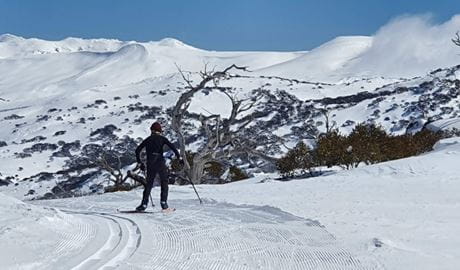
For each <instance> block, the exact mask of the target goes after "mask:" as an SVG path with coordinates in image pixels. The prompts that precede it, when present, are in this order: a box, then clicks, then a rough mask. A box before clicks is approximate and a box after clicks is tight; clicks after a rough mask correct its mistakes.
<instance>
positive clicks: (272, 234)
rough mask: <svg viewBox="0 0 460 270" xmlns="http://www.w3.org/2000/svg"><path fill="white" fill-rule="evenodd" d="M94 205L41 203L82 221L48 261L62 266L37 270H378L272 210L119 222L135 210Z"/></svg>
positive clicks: (223, 208)
mask: <svg viewBox="0 0 460 270" xmlns="http://www.w3.org/2000/svg"><path fill="white" fill-rule="evenodd" d="M98 197H100V196H92V197H87V198H84V199H80V198H73V199H72V200H69V199H64V200H51V201H42V202H39V204H40V205H43V206H45V205H46V207H53V208H56V209H60V210H61V211H62V212H64V213H66V214H67V215H68V216H71V217H78V219H77V220H79V222H78V224H75V226H78V228H79V229H78V233H77V234H74V235H72V236H71V237H70V236H66V237H63V239H66V240H65V241H63V242H60V243H59V245H58V248H56V249H55V251H54V254H47V257H48V258H60V259H58V260H47V263H45V264H44V265H43V268H42V267H40V268H42V269H331V270H332V269H382V267H381V266H380V264H379V263H378V262H376V261H375V260H374V259H372V258H371V257H369V256H365V257H363V256H357V255H356V254H352V253H351V252H349V251H347V249H346V247H344V246H343V245H342V244H341V243H340V242H339V241H338V240H336V238H335V237H334V236H333V235H332V234H330V233H329V232H328V231H327V230H326V228H324V227H323V226H322V225H321V224H320V223H319V222H318V221H314V220H308V219H304V218H300V217H296V216H294V215H291V214H289V213H286V212H283V211H281V210H279V209H277V208H273V207H269V206H251V205H240V206H238V205H233V204H228V203H221V202H215V201H209V200H208V201H205V203H204V204H202V205H200V204H199V203H198V202H197V201H194V200H175V201H174V200H173V201H171V204H172V205H174V206H175V207H177V209H178V210H177V211H176V212H174V213H170V214H163V213H161V212H160V211H159V209H158V207H156V208H155V209H154V210H153V211H154V212H153V213H146V214H123V213H118V212H117V211H116V209H117V207H118V206H120V205H135V200H134V199H133V201H128V202H126V201H117V200H119V199H120V198H121V197H120V196H118V195H111V196H103V197H105V199H107V198H111V199H109V200H108V201H103V200H101V199H97V198H98ZM124 199H125V200H126V199H127V198H126V197H124ZM150 210H151V208H150ZM64 252H65V254H64ZM63 255H66V256H63Z"/></svg>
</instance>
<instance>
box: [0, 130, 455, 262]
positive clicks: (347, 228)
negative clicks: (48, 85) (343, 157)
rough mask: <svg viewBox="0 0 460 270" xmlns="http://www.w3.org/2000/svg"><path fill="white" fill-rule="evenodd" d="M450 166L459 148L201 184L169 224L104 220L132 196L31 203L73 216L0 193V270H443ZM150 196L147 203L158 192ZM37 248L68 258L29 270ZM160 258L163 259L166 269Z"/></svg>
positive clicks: (177, 196)
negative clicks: (329, 169)
mask: <svg viewBox="0 0 460 270" xmlns="http://www.w3.org/2000/svg"><path fill="white" fill-rule="evenodd" d="M459 161H460V138H451V139H446V140H443V141H441V142H439V143H438V144H437V145H436V146H435V150H434V151H432V152H429V153H426V154H424V155H421V156H418V157H411V158H407V159H401V160H395V161H391V162H385V163H381V164H376V165H372V166H365V167H361V168H358V169H354V170H350V171H342V172H336V173H332V174H329V175H327V176H320V177H315V178H309V179H297V180H294V181H289V182H283V181H276V180H275V179H274V177H276V175H267V174H262V175H259V176H256V177H254V178H252V179H249V180H246V181H241V182H235V183H231V184H227V185H200V186H198V187H197V189H198V192H199V193H200V195H201V197H202V198H203V199H204V204H203V205H200V204H199V203H198V201H197V200H196V195H195V193H194V191H193V189H191V187H190V186H171V189H170V204H171V205H173V206H175V207H177V208H178V210H177V211H176V213H174V214H173V215H170V216H168V215H162V214H161V213H159V212H156V211H157V210H153V211H154V213H153V214H145V215H123V214H120V213H117V212H116V211H115V209H117V208H122V209H123V208H126V209H130V208H132V207H134V206H136V205H137V203H138V201H139V200H140V198H141V197H142V196H141V195H142V190H141V189H138V190H134V191H131V192H119V193H112V194H104V195H101V196H90V197H80V198H68V199H61V200H48V201H37V202H36V204H40V205H42V206H46V207H57V208H60V209H67V210H70V212H69V213H74V214H77V215H69V214H63V213H62V212H60V211H56V210H53V209H43V208H40V207H38V206H31V205H27V204H24V203H22V202H19V201H17V200H14V199H11V198H9V197H6V196H4V195H1V194H0V209H1V211H2V213H8V214H6V215H2V218H0V228H1V230H0V240H2V241H0V251H2V252H1V253H0V259H1V260H0V266H2V267H3V268H5V269H14V267H23V268H25V267H26V266H30V267H35V268H34V269H61V268H62V266H63V265H67V266H69V267H70V266H76V265H80V267H82V266H86V267H95V266H97V265H99V266H102V265H104V266H110V265H112V266H115V265H119V266H120V269H125V268H128V267H131V268H133V267H134V268H135V269H151V268H152V267H160V266H168V267H170V268H174V267H180V266H181V265H183V264H186V265H187V266H188V267H187V268H188V269H202V268H203V267H205V268H206V267H207V266H209V265H214V266H220V267H222V268H224V269H225V267H227V268H229V267H231V266H233V267H235V266H240V265H245V267H246V268H248V269H257V268H259V267H262V268H264V269H280V267H282V268H283V269H395V270H396V269H420V270H425V269H427V270H428V269H430V270H431V269H443V270H454V269H457V268H458V263H459V261H458V260H459V259H458V258H459V257H460V253H459V249H458V248H457V247H458V245H459V244H460V237H459V235H458V227H459V226H460V215H459V213H460V204H459V202H460V194H459V193H458V189H459V187H460V179H459V178H458V173H457V169H456V164H458V162H459ZM8 193H9V194H10V195H14V196H15V195H19V196H21V194H15V193H14V192H8ZM152 196H153V198H154V201H156V200H157V199H158V198H159V190H158V189H154V190H153V194H152ZM237 205H240V206H237ZM149 210H151V209H149ZM289 213H290V214H289ZM32 217H33V218H34V219H35V221H36V220H38V222H32V220H31V218H32ZM13 222H14V224H18V225H17V226H11V225H10V224H12V223H13ZM68 223H71V224H73V225H75V224H79V225H78V226H69V225H68ZM152 224H154V225H153V226H152ZM50 229H53V230H55V231H57V232H58V233H54V232H53V234H50V235H49V237H48V238H47V240H46V241H43V240H42V238H41V237H40V241H37V242H34V243H38V244H34V245H26V247H27V249H26V251H24V249H23V247H22V246H21V247H22V249H21V252H19V251H18V250H17V249H16V244H15V243H18V244H17V247H18V248H19V246H20V245H22V243H26V242H27V243H30V241H31V239H36V238H34V237H38V236H37V234H40V235H41V236H43V235H46V234H47V232H48V231H49V230H50ZM95 230H97V232H98V233H97V234H95V233H94V231H95ZM204 234H206V236H207V237H205V238H203V237H202V235H204ZM71 236H72V237H71ZM66 237H67V238H66ZM37 239H38V238H37ZM139 239H141V240H139ZM153 239H155V240H153ZM85 241H86V242H85ZM136 241H137V245H136V244H135V243H136ZM54 242H58V243H59V244H58V245H57V248H53V247H56V245H53V244H54ZM104 242H105V244H104ZM5 243H8V246H2V244H3V245H5ZM89 243H91V244H89ZM117 243H118V244H117ZM59 247H62V248H59ZM39 249H41V250H42V251H43V250H45V251H47V252H46V254H49V255H52V257H53V258H55V259H57V258H59V259H62V258H63V257H65V256H69V257H71V255H72V254H78V256H75V257H72V259H67V260H60V261H56V260H52V259H50V260H48V259H46V258H45V259H46V260H45V259H43V260H42V259H35V261H34V264H29V262H30V261H31V260H32V259H31V258H34V256H33V254H32V255H31V253H30V252H29V251H37V250H39ZM196 250H201V251H202V252H199V253H197V252H196ZM64 252H66V253H65V254H64ZM171 253H174V259H168V258H171V257H170V256H171ZM129 254H131V255H129ZM64 255H65V256H64ZM35 258H36V257H35ZM66 258H68V257H66ZM288 262H289V263H288ZM62 263H65V264H62ZM46 267H47V268H46ZM3 268H2V269H3ZM23 268H21V269H23ZM83 269H84V268H83ZM229 269H231V268H229Z"/></svg>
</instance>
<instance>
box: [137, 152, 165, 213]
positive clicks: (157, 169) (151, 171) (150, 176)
mask: <svg viewBox="0 0 460 270" xmlns="http://www.w3.org/2000/svg"><path fill="white" fill-rule="evenodd" d="M157 174H158V175H159V176H160V185H161V194H160V201H161V206H162V207H166V208H167V207H168V204H167V201H168V189H169V188H168V171H167V169H166V165H165V163H164V161H159V162H155V163H153V164H149V163H147V176H146V178H147V185H146V186H145V187H144V194H143V196H142V205H147V204H148V203H149V197H150V192H151V191H152V187H153V183H154V182H155V177H156V175H157Z"/></svg>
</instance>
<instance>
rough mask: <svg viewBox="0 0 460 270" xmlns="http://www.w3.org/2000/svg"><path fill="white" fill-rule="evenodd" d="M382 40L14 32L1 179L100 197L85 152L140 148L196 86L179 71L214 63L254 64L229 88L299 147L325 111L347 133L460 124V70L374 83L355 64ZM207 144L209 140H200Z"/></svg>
mask: <svg viewBox="0 0 460 270" xmlns="http://www.w3.org/2000/svg"><path fill="white" fill-rule="evenodd" d="M374 45H375V44H374V41H373V37H341V38H337V39H334V40H333V41H331V42H328V43H326V44H324V45H323V46H320V47H318V48H316V49H314V50H312V51H309V52H306V51H305V52H215V51H205V50H201V49H197V48H193V47H191V46H189V45H186V44H184V43H182V42H180V41H178V40H174V39H164V40H161V41H158V42H146V43H138V42H134V41H128V42H124V41H118V40H105V39H96V40H84V39H78V38H68V39H64V40H62V41H44V40H39V39H24V38H21V37H16V36H13V35H2V36H1V37H0V55H1V57H2V58H1V59H0V105H1V107H0V123H1V124H2V127H3V129H2V130H1V131H0V161H1V162H0V164H1V165H0V173H1V176H0V179H2V183H4V184H6V183H14V184H16V185H18V186H17V187H15V188H16V189H20V190H21V192H22V194H23V195H24V196H25V197H26V198H28V199H31V198H36V197H41V196H43V195H45V194H46V193H49V192H50V191H51V190H52V192H51V194H48V195H47V196H48V197H50V196H51V197H53V196H57V197H62V196H68V195H65V194H62V185H63V186H65V187H66V188H65V190H66V192H70V194H72V193H80V192H84V193H86V192H95V191H97V190H99V189H100V184H101V182H103V178H101V177H100V173H97V172H95V171H94V170H86V171H82V170H81V169H80V167H81V161H79V157H80V156H81V155H82V153H83V152H87V150H88V149H91V147H92V145H93V144H95V143H96V144H97V143H99V142H101V141H103V140H106V139H108V138H118V139H119V140H123V141H124V145H127V146H126V147H128V146H129V147H131V148H133V147H135V145H136V141H137V142H138V138H142V137H145V136H146V135H147V134H148V126H149V125H150V123H151V122H152V121H154V120H155V119H158V118H161V117H163V118H165V119H168V118H169V116H168V114H167V110H168V108H171V106H173V105H174V103H175V101H176V99H177V97H178V96H179V95H180V93H181V92H182V91H183V89H184V86H185V83H184V81H183V79H182V77H181V76H180V75H179V74H178V70H177V67H176V64H177V65H178V66H179V67H181V68H182V69H184V70H185V71H190V72H191V73H190V76H191V77H190V78H191V79H193V80H195V81H198V80H199V76H198V75H197V72H198V71H200V70H202V69H203V68H204V66H205V64H207V67H208V68H209V69H213V68H214V69H216V70H219V69H220V68H223V67H227V66H230V65H231V64H238V65H242V66H248V67H249V69H250V70H253V72H246V73H241V72H240V76H238V77H235V78H232V79H231V80H228V81H224V82H222V86H224V87H230V88H231V89H232V90H231V91H233V92H234V93H235V94H236V95H237V96H240V97H248V96H256V95H257V96H258V97H259V99H260V100H259V104H258V106H257V107H256V108H255V109H254V112H257V115H258V116H257V119H255V121H257V123H258V124H257V125H253V126H251V133H250V134H255V136H258V135H261V134H271V133H273V134H277V135H278V136H281V137H283V138H284V139H285V140H286V143H287V144H293V143H295V142H297V141H298V140H299V139H305V138H308V135H310V134H309V133H311V132H313V133H316V134H317V133H319V132H321V131H323V130H324V119H323V116H322V114H321V113H320V109H323V108H325V107H327V108H328V110H329V111H330V112H331V116H332V119H331V120H332V121H334V122H336V124H337V126H338V127H339V128H340V129H341V131H342V132H348V131H350V130H351V129H352V128H353V126H354V125H355V124H356V123H359V122H374V123H377V124H380V125H382V126H383V127H385V128H386V129H387V130H388V131H389V132H392V133H395V134H401V133H404V132H407V131H413V130H418V129H420V128H421V127H422V126H423V125H424V124H425V123H426V121H427V120H428V119H430V120H440V119H450V118H458V117H459V115H460V108H459V107H458V102H459V101H458V94H459V88H460V83H459V80H458V74H460V71H459V67H458V66H455V67H452V68H446V69H440V70H437V71H435V72H431V73H429V74H420V76H419V77H416V78H413V79H403V78H398V79H395V78H388V77H385V76H384V74H383V73H382V74H374V75H375V76H373V77H362V76H360V75H359V74H360V72H359V71H357V70H355V69H354V68H353V69H351V67H352V66H354V65H355V63H356V61H357V59H361V58H360V57H362V56H363V55H365V54H366V53H367V52H368V51H369V50H371V49H372V48H373V46H374ZM450 59H452V61H455V62H457V60H455V58H452V57H451V58H450ZM446 64H447V62H446ZM411 66H412V65H408V66H406V68H407V69H410V68H411ZM426 68H428V67H426ZM432 68H433V69H434V68H435V67H432ZM309 69H311V70H314V71H315V72H317V73H309V72H308V70H309ZM307 75H308V76H307ZM299 78H300V79H299ZM305 78H310V79H311V80H306V79H305ZM323 79H324V80H327V81H330V82H329V83H325V82H322V80H323ZM332 82H333V83H332ZM190 108H191V109H192V111H194V112H196V113H202V114H208V113H209V112H212V113H220V114H223V115H225V114H228V113H229V109H230V104H229V103H228V100H226V99H225V96H224V95H222V94H218V93H213V94H210V95H205V94H199V95H197V96H196V97H195V98H194V100H193V102H192V104H191V107H190ZM167 132H169V133H168V134H169V135H170V136H174V134H172V133H171V132H170V131H167ZM191 132H196V133H197V132H198V130H194V131H191ZM251 136H252V135H251ZM254 139H256V140H257V139H258V138H254ZM199 141H200V135H199V134H198V133H197V137H196V138H195V141H193V142H190V143H191V145H193V143H195V144H196V143H199ZM265 150H266V151H268V152H271V153H273V154H275V155H279V154H281V152H280V151H279V150H276V149H270V148H267V149H265ZM132 151H133V149H127V153H128V154H129V155H131V154H130V153H131V152H132ZM128 154H127V155H128ZM126 158H127V160H132V155H131V156H127V157H126ZM125 165H128V164H125ZM262 170H263V171H267V170H268V171H270V169H269V168H265V169H262ZM58 183H60V184H61V186H58V185H57V184H58ZM10 186H11V185H10Z"/></svg>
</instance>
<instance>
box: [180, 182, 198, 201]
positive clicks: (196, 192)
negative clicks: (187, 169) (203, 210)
mask: <svg viewBox="0 0 460 270" xmlns="http://www.w3.org/2000/svg"><path fill="white" fill-rule="evenodd" d="M179 178H181V179H183V180H185V181H187V182H189V183H190V184H192V187H193V190H195V194H196V196H197V197H198V200H199V201H200V204H203V201H202V200H201V198H200V195H198V191H196V188H195V185H194V184H193V182H192V180H189V179H187V178H185V177H182V176H179Z"/></svg>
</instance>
